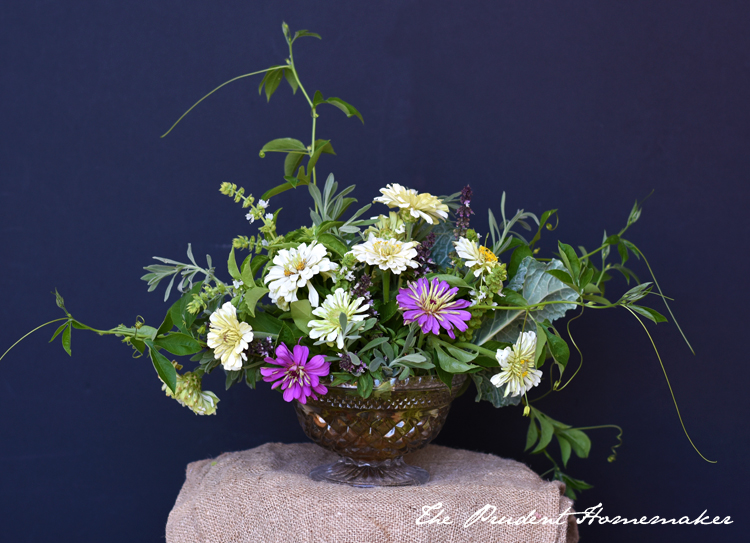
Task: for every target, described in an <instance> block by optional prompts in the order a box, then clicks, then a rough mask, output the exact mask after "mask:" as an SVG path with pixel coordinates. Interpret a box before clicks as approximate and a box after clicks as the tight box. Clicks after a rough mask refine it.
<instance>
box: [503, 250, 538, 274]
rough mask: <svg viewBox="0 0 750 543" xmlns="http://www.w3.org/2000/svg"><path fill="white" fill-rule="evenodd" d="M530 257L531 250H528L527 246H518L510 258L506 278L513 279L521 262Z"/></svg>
mask: <svg viewBox="0 0 750 543" xmlns="http://www.w3.org/2000/svg"><path fill="white" fill-rule="evenodd" d="M531 255H532V252H531V249H529V247H528V245H519V246H518V247H516V250H515V251H513V254H512V255H511V257H510V264H509V265H508V277H510V278H513V277H515V275H516V273H518V266H520V265H521V262H523V260H524V259H525V258H526V257H527V256H531Z"/></svg>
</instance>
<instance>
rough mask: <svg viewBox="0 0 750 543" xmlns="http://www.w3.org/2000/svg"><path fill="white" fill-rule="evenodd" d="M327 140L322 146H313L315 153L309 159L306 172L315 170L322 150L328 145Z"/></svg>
mask: <svg viewBox="0 0 750 543" xmlns="http://www.w3.org/2000/svg"><path fill="white" fill-rule="evenodd" d="M328 142H329V141H328V140H324V142H323V144H322V145H320V146H318V145H315V152H314V153H313V154H312V156H311V157H310V161H309V162H308V163H307V171H308V172H312V171H313V168H315V165H316V164H317V163H318V159H319V158H320V155H321V154H323V150H324V149H325V148H326V146H327V145H328Z"/></svg>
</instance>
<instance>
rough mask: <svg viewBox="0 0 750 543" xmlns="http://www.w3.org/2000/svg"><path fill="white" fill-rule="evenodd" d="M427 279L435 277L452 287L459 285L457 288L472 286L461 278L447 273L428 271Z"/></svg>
mask: <svg viewBox="0 0 750 543" xmlns="http://www.w3.org/2000/svg"><path fill="white" fill-rule="evenodd" d="M426 277H427V279H435V278H437V279H438V280H440V281H445V282H446V283H448V284H449V285H450V286H452V287H459V288H469V289H470V288H473V287H472V286H471V285H470V284H469V283H467V282H466V281H464V280H463V279H461V278H460V277H456V276H455V275H450V274H448V273H430V274H427V276H426Z"/></svg>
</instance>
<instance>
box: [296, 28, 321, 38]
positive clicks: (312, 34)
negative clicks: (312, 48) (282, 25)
mask: <svg viewBox="0 0 750 543" xmlns="http://www.w3.org/2000/svg"><path fill="white" fill-rule="evenodd" d="M305 36H309V37H311V38H318V39H319V40H322V39H323V38H321V37H320V34H316V33H315V32H308V31H307V30H299V31H297V32H295V33H294V38H292V41H294V40H296V39H297V38H304V37H305Z"/></svg>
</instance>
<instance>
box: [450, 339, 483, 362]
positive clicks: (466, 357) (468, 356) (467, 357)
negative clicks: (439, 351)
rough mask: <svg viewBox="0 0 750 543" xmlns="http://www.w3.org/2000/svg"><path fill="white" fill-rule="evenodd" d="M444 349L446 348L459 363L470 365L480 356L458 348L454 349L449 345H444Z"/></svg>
mask: <svg viewBox="0 0 750 543" xmlns="http://www.w3.org/2000/svg"><path fill="white" fill-rule="evenodd" d="M443 347H445V350H446V351H448V353H449V354H450V355H451V356H452V357H453V358H455V359H456V360H458V361H459V362H465V363H468V362H471V361H473V360H474V359H475V358H476V357H477V356H478V354H477V353H470V352H467V351H464V350H462V349H459V348H457V347H453V346H452V345H450V344H449V343H443Z"/></svg>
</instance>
